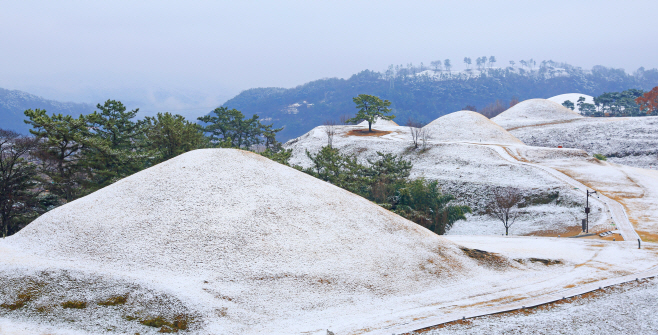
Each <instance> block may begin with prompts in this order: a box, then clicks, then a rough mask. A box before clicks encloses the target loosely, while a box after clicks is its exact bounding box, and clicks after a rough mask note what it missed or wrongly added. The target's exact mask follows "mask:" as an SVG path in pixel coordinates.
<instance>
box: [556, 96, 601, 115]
mask: <svg viewBox="0 0 658 335" xmlns="http://www.w3.org/2000/svg"><path fill="white" fill-rule="evenodd" d="M580 97H584V98H585V102H586V103H588V104H594V97H593V96H591V95H587V94H580V93H567V94H560V95H556V96H554V97H551V98H548V99H546V100H549V101H553V102H555V103H558V104H560V105H562V103H564V102H565V101H567V100H569V101H571V102H573V105H574V106H573V107H574V110H573V111H574V112H576V113H579V114H580V110H579V109H578V105H577V103H578V99H579V98H580Z"/></svg>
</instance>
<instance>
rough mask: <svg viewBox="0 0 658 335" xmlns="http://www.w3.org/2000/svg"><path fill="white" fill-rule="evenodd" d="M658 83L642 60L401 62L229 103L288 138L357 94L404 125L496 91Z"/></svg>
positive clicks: (341, 109) (341, 111) (599, 89)
mask: <svg viewBox="0 0 658 335" xmlns="http://www.w3.org/2000/svg"><path fill="white" fill-rule="evenodd" d="M656 85H658V70H656V69H651V70H644V69H643V68H640V69H638V70H637V71H635V72H634V73H633V74H627V73H626V72H625V71H624V70H622V69H612V68H606V67H603V66H595V67H594V68H593V69H592V70H583V69H581V68H579V67H573V66H570V65H568V64H563V63H555V62H550V61H549V62H542V63H541V65H539V66H538V67H537V68H535V66H534V65H528V66H524V67H507V68H480V69H477V70H475V69H473V70H467V71H461V72H455V71H452V72H447V71H445V70H444V71H438V70H434V69H429V68H427V67H424V68H423V67H422V66H421V67H414V66H407V67H400V66H398V67H391V68H390V69H389V70H388V71H386V72H385V73H380V72H375V71H369V70H365V71H362V72H360V73H358V74H355V75H353V76H352V77H350V78H349V79H338V78H325V79H320V80H316V81H312V82H309V83H306V84H304V85H300V86H297V87H294V88H290V89H284V88H254V89H249V90H246V91H244V92H242V93H240V94H239V95H237V96H235V97H234V98H232V99H230V100H228V101H227V102H226V103H225V104H224V105H223V106H226V107H228V108H235V109H238V110H240V111H242V112H243V113H244V114H245V115H252V114H258V115H259V116H260V117H261V118H262V119H263V120H264V121H265V123H268V122H269V123H273V124H274V125H275V126H276V127H282V126H283V127H285V128H284V130H283V131H281V133H280V134H279V140H282V141H285V140H288V139H291V138H294V137H298V136H300V135H302V134H304V133H306V132H307V131H309V130H310V129H312V128H313V127H315V126H317V125H318V124H322V123H323V122H325V121H327V120H335V121H338V120H339V119H340V116H341V115H346V114H347V115H350V116H353V115H354V114H355V111H356V109H355V106H354V103H353V102H352V98H353V97H355V96H357V95H358V94H372V95H377V96H379V97H381V98H382V99H388V100H390V101H391V102H392V105H391V107H392V108H393V110H394V113H393V114H394V115H396V116H397V118H396V119H395V121H397V122H398V123H399V124H402V125H404V124H405V121H406V120H407V119H408V118H409V117H411V118H414V119H416V120H419V121H424V122H429V121H431V120H434V119H436V118H438V117H440V116H442V115H445V114H448V113H451V112H454V111H458V110H462V109H464V107H465V106H466V105H473V106H475V107H477V108H478V109H481V108H482V107H484V106H486V105H488V104H490V103H492V102H494V101H495V100H496V99H502V100H506V101H509V100H510V99H511V98H512V97H516V98H518V99H519V100H525V99H531V98H549V97H552V96H555V95H559V94H563V93H566V92H579V93H583V94H587V95H592V96H598V95H600V94H602V93H604V92H616V91H623V90H626V89H629V88H638V89H643V90H650V89H651V88H653V87H654V86H656Z"/></svg>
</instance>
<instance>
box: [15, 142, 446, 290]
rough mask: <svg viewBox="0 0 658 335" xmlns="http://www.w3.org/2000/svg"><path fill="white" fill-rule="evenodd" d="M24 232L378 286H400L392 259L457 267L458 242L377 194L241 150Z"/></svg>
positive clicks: (162, 258)
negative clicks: (373, 197)
mask: <svg viewBox="0 0 658 335" xmlns="http://www.w3.org/2000/svg"><path fill="white" fill-rule="evenodd" d="M291 181H294V182H291ZM14 240H15V241H14V242H16V243H19V244H21V246H22V247H24V248H30V249H33V250H35V252H36V253H39V254H42V255H49V256H51V257H52V256H56V257H64V258H70V257H76V258H84V259H90V260H98V261H112V262H119V263H126V264H129V263H136V264H149V266H150V267H162V268H170V269H172V268H176V271H181V272H187V271H195V269H197V268H207V269H212V270H218V271H219V270H221V271H219V272H218V273H217V275H221V276H225V277H236V278H242V279H246V278H258V277H270V276H278V275H283V274H286V273H288V274H292V275H293V276H302V275H307V276H309V277H315V276H317V277H318V278H329V277H337V278H338V277H339V278H341V281H346V282H350V283H351V284H352V285H356V286H363V285H372V284H375V283H377V286H378V287H385V286H387V285H388V284H386V283H390V279H391V277H388V279H389V280H383V278H385V277H382V274H383V273H384V272H387V271H388V270H386V269H387V268H388V269H396V270H395V271H394V273H391V274H390V275H391V276H392V277H397V276H399V277H400V279H402V278H407V279H408V280H411V279H410V278H412V277H417V276H422V274H421V273H418V272H419V264H418V262H419V260H420V259H427V258H428V257H431V256H432V255H436V254H435V251H436V250H438V249H440V250H445V252H446V254H445V255H446V258H445V259H443V260H442V261H441V264H444V265H442V266H446V267H447V268H446V269H449V267H448V264H449V263H450V262H451V261H453V259H452V258H454V257H453V256H448V255H451V253H450V250H453V249H456V247H454V246H453V245H452V244H451V243H450V242H447V241H446V240H444V239H443V238H441V237H438V236H436V235H434V234H433V233H431V232H429V231H428V230H426V229H424V228H421V227H420V226H418V225H416V224H414V223H412V222H410V221H407V220H405V219H403V218H401V217H399V216H397V215H395V214H392V213H391V212H389V211H387V210H385V209H382V208H381V207H379V206H376V205H374V204H372V203H371V202H369V201H367V200H366V199H363V198H361V197H358V196H355V195H353V194H351V193H349V192H347V191H344V190H342V189H340V188H338V187H336V186H333V185H331V184H328V183H325V182H322V181H320V180H318V179H315V178H313V177H311V176H308V175H306V174H304V173H301V172H299V171H296V170H295V169H292V168H289V167H287V166H284V165H280V164H278V163H275V162H273V161H270V160H268V159H265V158H263V157H261V156H259V155H256V154H252V153H248V152H245V151H240V150H231V149H205V150H196V151H193V152H190V153H186V154H184V155H181V156H179V157H177V158H174V159H172V160H169V161H167V162H165V163H162V164H159V165H157V166H155V167H153V168H150V169H147V170H145V171H142V172H139V173H137V174H135V175H132V176H130V177H128V178H125V179H123V180H121V181H119V182H117V183H115V184H113V185H111V186H108V187H106V188H104V189H102V190H100V191H98V192H95V193H93V194H91V195H89V196H86V197H84V198H82V199H79V200H76V201H74V202H71V203H69V204H67V205H65V206H62V207H59V208H57V209H55V210H53V211H50V212H48V213H47V214H45V215H43V216H41V217H40V218H38V219H37V220H35V221H34V222H33V223H31V224H30V225H29V226H28V227H26V228H25V229H23V230H22V231H21V232H20V233H19V234H17V235H16V237H15V238H14ZM437 248H438V249H437ZM453 251H454V250H453ZM455 259H456V258H455ZM174 265H175V266H174ZM426 275H430V274H429V273H427V272H426ZM379 281H381V282H379Z"/></svg>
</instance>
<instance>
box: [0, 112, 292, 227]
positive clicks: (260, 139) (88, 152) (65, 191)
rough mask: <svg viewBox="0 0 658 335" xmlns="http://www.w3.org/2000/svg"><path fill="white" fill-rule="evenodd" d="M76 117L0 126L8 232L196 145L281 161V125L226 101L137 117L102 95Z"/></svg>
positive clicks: (1, 202)
mask: <svg viewBox="0 0 658 335" xmlns="http://www.w3.org/2000/svg"><path fill="white" fill-rule="evenodd" d="M96 107H97V109H98V110H97V111H94V112H93V113H90V114H83V115H80V116H79V117H77V118H76V117H72V116H70V115H62V114H52V115H48V114H47V112H46V111H45V110H42V109H34V110H32V109H28V110H26V111H25V113H24V114H25V116H26V120H25V123H27V124H29V125H30V126H31V128H32V129H31V130H30V133H31V135H30V136H25V135H20V134H18V133H16V132H13V131H9V130H2V129H0V219H1V220H2V221H1V222H0V224H1V225H0V235H1V236H2V237H5V236H8V235H11V234H13V233H15V232H17V231H18V230H20V229H21V228H23V227H24V226H25V225H27V224H28V223H29V222H31V221H32V220H34V219H35V218H37V217H38V216H39V215H41V214H43V213H45V212H46V211H48V210H50V209H52V208H54V207H57V206H59V205H62V204H65V203H68V202H71V201H73V200H75V199H78V198H80V197H82V196H85V195H87V194H89V193H91V192H94V191H96V190H98V189H100V188H103V187H105V186H108V185H110V184H112V183H114V182H116V181H117V180H120V179H122V178H125V177H127V176H129V175H131V174H133V173H136V172H138V171H141V170H143V169H146V168H148V167H150V166H153V165H156V164H158V163H161V162H163V161H166V160H168V159H170V158H173V157H175V156H178V155H180V154H182V153H184V152H187V151H190V150H194V149H200V148H217V147H221V148H241V149H246V150H255V151H258V152H259V153H261V154H262V155H264V156H266V157H269V158H271V159H274V160H277V161H281V162H287V159H288V158H289V157H290V152H289V151H285V150H283V149H282V147H281V143H279V142H277V141H276V134H277V133H278V132H279V131H281V128H276V129H275V128H273V127H272V125H267V124H263V123H262V122H261V121H260V119H259V117H258V116H257V115H254V116H252V117H251V118H246V117H245V116H244V115H243V114H242V112H240V111H238V110H235V109H228V108H226V107H219V108H216V109H215V110H213V112H212V113H211V114H210V115H206V116H204V117H201V118H199V121H200V122H201V123H202V124H201V125H200V124H197V123H194V122H190V121H188V120H186V119H185V118H184V117H183V116H181V115H177V114H171V113H158V114H157V115H156V116H153V117H145V118H143V119H142V120H137V119H136V117H137V113H138V111H139V109H135V110H127V108H126V107H125V106H124V105H123V104H122V103H121V102H120V101H115V100H108V101H106V102H105V103H104V104H103V105H101V104H98V105H97V106H96Z"/></svg>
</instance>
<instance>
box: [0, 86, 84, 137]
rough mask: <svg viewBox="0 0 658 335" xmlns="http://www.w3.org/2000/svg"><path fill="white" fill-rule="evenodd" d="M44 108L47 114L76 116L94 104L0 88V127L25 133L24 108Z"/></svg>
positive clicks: (26, 128)
mask: <svg viewBox="0 0 658 335" xmlns="http://www.w3.org/2000/svg"><path fill="white" fill-rule="evenodd" d="M37 108H39V109H45V110H46V111H48V113H49V114H68V115H73V116H78V115H80V114H87V113H91V112H93V111H94V106H93V105H91V104H85V103H75V102H59V101H55V100H47V99H44V98H42V97H39V96H36V95H33V94H30V93H26V92H22V91H17V90H7V89H4V88H0V120H2V121H0V128H2V129H5V130H13V131H15V132H19V133H23V134H27V133H29V129H30V127H29V126H28V125H27V124H25V122H23V120H25V115H24V114H23V112H24V111H25V110H26V109H37Z"/></svg>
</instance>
